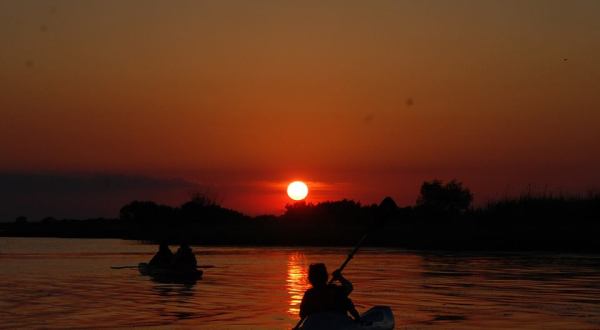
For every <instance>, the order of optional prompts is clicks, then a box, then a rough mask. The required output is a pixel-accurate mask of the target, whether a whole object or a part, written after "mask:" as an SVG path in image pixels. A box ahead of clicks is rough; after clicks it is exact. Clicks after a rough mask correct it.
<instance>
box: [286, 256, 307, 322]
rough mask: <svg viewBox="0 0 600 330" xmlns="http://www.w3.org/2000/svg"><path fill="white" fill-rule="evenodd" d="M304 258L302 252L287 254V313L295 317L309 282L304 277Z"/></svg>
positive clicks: (305, 274)
mask: <svg viewBox="0 0 600 330" xmlns="http://www.w3.org/2000/svg"><path fill="white" fill-rule="evenodd" d="M306 267H307V265H306V258H305V257H304V254H303V253H299V252H296V253H292V254H290V255H288V263H287V280H286V282H287V283H286V287H287V291H288V295H289V304H288V314H290V316H292V317H297V316H298V313H299V312H300V302H302V296H303V295H304V291H306V289H308V287H309V283H308V280H307V278H306V276H307V273H306Z"/></svg>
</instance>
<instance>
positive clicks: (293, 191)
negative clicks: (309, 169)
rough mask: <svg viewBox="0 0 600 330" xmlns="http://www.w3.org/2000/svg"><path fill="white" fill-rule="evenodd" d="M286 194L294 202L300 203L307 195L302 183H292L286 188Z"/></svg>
mask: <svg viewBox="0 0 600 330" xmlns="http://www.w3.org/2000/svg"><path fill="white" fill-rule="evenodd" d="M287 194H288V196H290V198H291V199H293V200H295V201H301V200H303V199H305V198H306V195H308V186H307V185H306V183H304V182H302V181H294V182H292V183H290V184H289V185H288V187H287Z"/></svg>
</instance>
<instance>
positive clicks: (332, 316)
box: [298, 306, 395, 330]
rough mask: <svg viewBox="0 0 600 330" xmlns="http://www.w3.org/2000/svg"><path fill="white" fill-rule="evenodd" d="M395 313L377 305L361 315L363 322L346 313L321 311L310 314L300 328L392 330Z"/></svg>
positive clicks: (386, 307)
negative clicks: (355, 320)
mask: <svg viewBox="0 0 600 330" xmlns="http://www.w3.org/2000/svg"><path fill="white" fill-rule="evenodd" d="M394 326H395V322H394V313H393V312H392V309H391V308H389V307H388V306H375V307H373V308H371V309H369V310H368V311H366V312H365V313H363V314H362V315H361V322H360V323H357V322H354V321H353V320H352V319H350V318H349V317H348V316H346V315H342V314H336V313H319V314H314V315H310V316H308V317H307V318H306V319H304V321H302V323H300V326H299V327H298V329H303V330H392V329H394Z"/></svg>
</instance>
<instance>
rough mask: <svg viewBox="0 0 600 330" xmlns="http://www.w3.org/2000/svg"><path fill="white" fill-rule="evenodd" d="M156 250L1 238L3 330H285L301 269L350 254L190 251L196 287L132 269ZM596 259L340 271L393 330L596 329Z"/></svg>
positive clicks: (414, 259) (377, 252)
mask: <svg viewBox="0 0 600 330" xmlns="http://www.w3.org/2000/svg"><path fill="white" fill-rule="evenodd" d="M154 249H155V247H153V246H148V245H143V244H139V243H136V242H131V241H122V240H91V239H46V238H42V239H30V238H0V327H3V328H17V327H18V328H23V327H52V328H65V327H79V328H86V327H94V328H98V327H110V328H113V327H132V326H135V327H143V328H148V327H171V328H172V327H178V328H186V327H199V326H201V327H202V328H215V329H231V328H233V329H289V328H290V327H291V326H292V325H294V324H295V322H296V321H297V316H296V315H297V313H298V304H299V300H300V299H301V297H302V293H303V291H304V290H305V289H306V288H307V283H306V279H305V277H306V268H307V265H308V264H310V263H311V262H317V261H324V262H326V263H327V265H328V266H329V267H330V268H331V269H333V268H335V267H336V266H337V265H339V264H340V263H341V262H342V261H343V259H344V255H345V253H346V252H347V249H332V248H245V247H244V248H237V247H209V248H206V247H195V251H196V253H197V257H198V261H199V263H200V264H210V265H215V266H217V267H216V268H211V269H207V270H206V272H205V276H204V279H203V280H201V281H199V282H198V283H196V284H195V285H191V286H189V285H188V286H185V285H177V284H160V283H155V282H153V281H151V280H150V279H148V278H147V277H142V276H140V275H139V274H138V272H137V270H136V269H121V270H114V269H111V268H110V266H114V265H136V264H137V263H138V262H142V261H147V260H148V259H149V258H150V257H151V255H152V253H153V251H154ZM599 271H600V256H590V255H548V254H544V255H533V254H516V255H515V254H511V255H508V254H505V255H489V254H484V255H476V254H450V253H414V252H406V251H399V250H390V249H366V250H364V251H361V252H360V254H359V256H358V257H357V258H356V259H355V260H353V261H352V262H351V264H350V266H349V267H348V269H347V271H346V272H345V274H346V276H347V277H348V278H349V279H350V280H352V281H353V282H354V285H355V291H354V293H353V294H352V298H353V300H354V301H355V303H356V305H357V307H358V309H359V310H360V311H364V310H366V309H367V308H368V307H370V306H372V305H377V304H381V305H390V306H391V307H392V309H393V310H394V312H395V314H396V322H397V325H398V326H397V328H399V329H432V328H445V329H480V328H483V327H485V328H487V329H494V328H497V329H506V328H531V329H541V328H553V329H600V272H599Z"/></svg>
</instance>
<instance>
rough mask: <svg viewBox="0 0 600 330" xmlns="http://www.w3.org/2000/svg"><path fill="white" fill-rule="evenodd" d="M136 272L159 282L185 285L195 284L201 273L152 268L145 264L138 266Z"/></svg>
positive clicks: (194, 270)
mask: <svg viewBox="0 0 600 330" xmlns="http://www.w3.org/2000/svg"><path fill="white" fill-rule="evenodd" d="M138 270H139V271H140V274H141V275H144V276H150V277H152V278H153V279H155V280H158V281H161V282H173V283H178V282H182V283H185V282H195V281H197V280H199V279H201V278H202V271H201V270H199V269H193V270H189V271H181V270H178V269H173V268H159V267H152V266H150V265H149V264H147V263H145V262H142V263H140V264H139V265H138Z"/></svg>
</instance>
